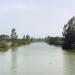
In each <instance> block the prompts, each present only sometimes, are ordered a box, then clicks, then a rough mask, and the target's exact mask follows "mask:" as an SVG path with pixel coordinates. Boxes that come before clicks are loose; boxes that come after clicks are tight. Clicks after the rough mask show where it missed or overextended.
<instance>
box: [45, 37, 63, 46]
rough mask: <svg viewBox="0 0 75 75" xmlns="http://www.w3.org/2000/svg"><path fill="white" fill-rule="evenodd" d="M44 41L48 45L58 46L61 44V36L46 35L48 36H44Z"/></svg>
mask: <svg viewBox="0 0 75 75" xmlns="http://www.w3.org/2000/svg"><path fill="white" fill-rule="evenodd" d="M45 41H46V42H47V43H48V44H50V45H60V46H62V44H63V38H62V37H51V36H48V37H46V38H45Z"/></svg>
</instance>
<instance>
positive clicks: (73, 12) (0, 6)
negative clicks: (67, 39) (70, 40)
mask: <svg viewBox="0 0 75 75" xmlns="http://www.w3.org/2000/svg"><path fill="white" fill-rule="evenodd" d="M72 16H75V0H0V34H8V35H10V31H11V29H12V28H15V29H16V31H17V33H18V35H19V37H22V35H24V34H25V35H26V34H29V35H31V36H35V37H44V36H47V35H50V36H61V35H62V30H63V26H64V24H65V23H67V21H68V20H69V19H70V18H71V17H72Z"/></svg>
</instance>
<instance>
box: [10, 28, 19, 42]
mask: <svg viewBox="0 0 75 75" xmlns="http://www.w3.org/2000/svg"><path fill="white" fill-rule="evenodd" d="M17 37H18V35H17V33H16V30H15V28H13V29H12V31H11V40H12V42H16V40H17Z"/></svg>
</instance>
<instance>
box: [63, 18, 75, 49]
mask: <svg viewBox="0 0 75 75" xmlns="http://www.w3.org/2000/svg"><path fill="white" fill-rule="evenodd" d="M63 37H64V44H63V48H64V49H74V48H75V17H72V18H71V19H70V20H69V21H68V23H67V24H66V25H64V28H63Z"/></svg>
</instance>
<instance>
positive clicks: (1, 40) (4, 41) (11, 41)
mask: <svg viewBox="0 0 75 75" xmlns="http://www.w3.org/2000/svg"><path fill="white" fill-rule="evenodd" d="M32 40H33V38H32V37H30V36H29V35H28V34H27V35H24V36H23V38H18V34H17V32H16V29H15V28H12V30H11V35H10V36H9V35H5V34H2V35H0V50H4V49H8V48H11V47H12V48H13V47H17V46H20V45H26V44H29V43H31V42H32Z"/></svg>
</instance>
